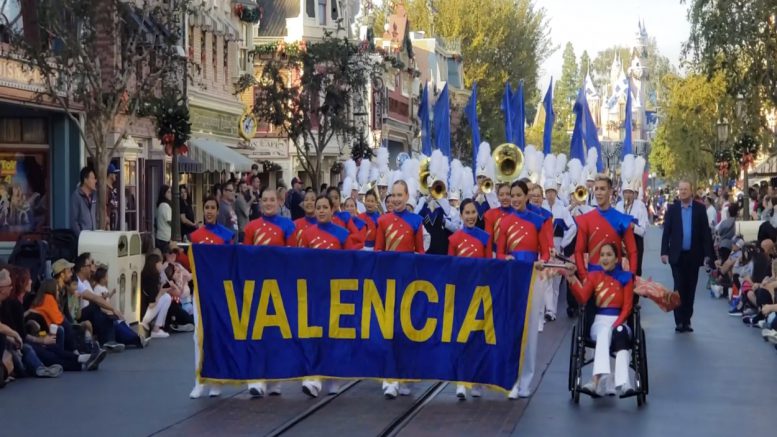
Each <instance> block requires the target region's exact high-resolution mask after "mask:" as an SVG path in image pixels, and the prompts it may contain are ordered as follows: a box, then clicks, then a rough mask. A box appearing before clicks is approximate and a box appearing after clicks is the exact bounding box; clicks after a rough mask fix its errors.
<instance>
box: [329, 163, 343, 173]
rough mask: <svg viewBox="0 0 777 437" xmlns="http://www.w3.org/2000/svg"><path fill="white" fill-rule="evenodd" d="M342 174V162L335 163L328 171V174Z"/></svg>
mask: <svg viewBox="0 0 777 437" xmlns="http://www.w3.org/2000/svg"><path fill="white" fill-rule="evenodd" d="M342 172H343V163H342V162H335V163H334V164H332V169H331V170H330V173H332V174H340V173H342Z"/></svg>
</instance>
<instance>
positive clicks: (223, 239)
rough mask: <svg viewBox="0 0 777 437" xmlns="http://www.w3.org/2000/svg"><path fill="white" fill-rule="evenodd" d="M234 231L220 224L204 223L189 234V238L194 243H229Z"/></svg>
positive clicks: (233, 236)
mask: <svg viewBox="0 0 777 437" xmlns="http://www.w3.org/2000/svg"><path fill="white" fill-rule="evenodd" d="M233 238H235V233H234V232H233V231H231V230H230V229H228V228H227V227H226V226H223V225H220V224H205V225H203V226H200V228H199V229H197V230H196V231H194V232H192V233H191V234H189V240H191V242H192V243H194V244H230V243H232V239H233Z"/></svg>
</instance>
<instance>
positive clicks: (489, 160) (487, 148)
mask: <svg viewBox="0 0 777 437" xmlns="http://www.w3.org/2000/svg"><path fill="white" fill-rule="evenodd" d="M475 166H476V167H475V170H476V171H477V175H478V176H485V177H487V178H489V179H491V180H494V178H495V177H496V167H495V164H494V158H493V157H492V156H491V145H490V144H488V143H487V142H485V141H483V142H482V143H480V146H478V156H477V163H476V164H475Z"/></svg>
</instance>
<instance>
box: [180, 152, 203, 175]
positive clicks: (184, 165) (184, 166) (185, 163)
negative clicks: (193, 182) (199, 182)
mask: <svg viewBox="0 0 777 437" xmlns="http://www.w3.org/2000/svg"><path fill="white" fill-rule="evenodd" d="M178 171H179V172H180V173H202V172H203V171H205V170H204V166H203V165H202V163H200V162H198V161H196V160H195V159H193V158H191V157H189V156H187V155H178Z"/></svg>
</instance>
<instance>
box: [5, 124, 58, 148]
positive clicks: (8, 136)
mask: <svg viewBox="0 0 777 437" xmlns="http://www.w3.org/2000/svg"><path fill="white" fill-rule="evenodd" d="M0 143H6V144H48V132H47V123H46V119H45V118H0Z"/></svg>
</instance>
